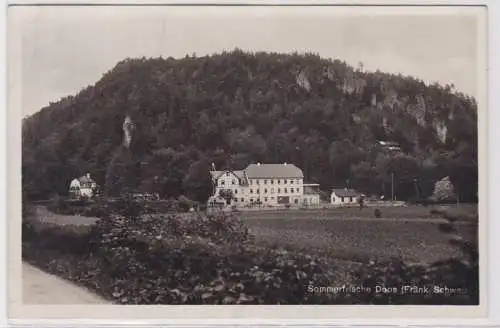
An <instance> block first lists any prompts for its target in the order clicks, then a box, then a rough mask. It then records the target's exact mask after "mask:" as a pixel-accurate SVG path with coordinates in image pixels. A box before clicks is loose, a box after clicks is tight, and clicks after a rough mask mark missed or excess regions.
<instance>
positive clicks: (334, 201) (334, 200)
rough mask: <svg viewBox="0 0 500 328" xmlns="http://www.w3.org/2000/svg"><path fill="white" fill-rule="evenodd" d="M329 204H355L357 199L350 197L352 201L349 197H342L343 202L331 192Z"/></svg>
mask: <svg viewBox="0 0 500 328" xmlns="http://www.w3.org/2000/svg"><path fill="white" fill-rule="evenodd" d="M330 202H331V203H332V204H335V205H345V204H357V203H358V198H357V197H352V199H350V198H349V197H344V200H342V198H341V197H339V196H337V195H336V194H335V193H333V192H332V194H331V197H330Z"/></svg>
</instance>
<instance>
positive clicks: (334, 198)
mask: <svg viewBox="0 0 500 328" xmlns="http://www.w3.org/2000/svg"><path fill="white" fill-rule="evenodd" d="M359 196H360V194H359V193H358V192H356V190H354V189H348V188H344V189H340V188H339V189H333V190H332V193H331V195H330V202H331V203H332V204H333V205H355V204H358V203H359Z"/></svg>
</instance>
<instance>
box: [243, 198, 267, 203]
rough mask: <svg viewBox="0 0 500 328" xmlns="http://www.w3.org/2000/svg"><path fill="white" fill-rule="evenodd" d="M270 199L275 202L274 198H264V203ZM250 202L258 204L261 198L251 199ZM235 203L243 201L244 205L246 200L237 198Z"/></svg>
mask: <svg viewBox="0 0 500 328" xmlns="http://www.w3.org/2000/svg"><path fill="white" fill-rule="evenodd" d="M269 199H271V200H274V197H264V202H267V201H268V200H269ZM249 200H250V203H253V202H254V201H256V202H257V201H259V200H260V199H259V198H257V199H253V198H250V199H249ZM234 201H235V202H236V203H237V202H238V201H241V202H242V203H243V202H245V198H240V199H238V198H235V199H234Z"/></svg>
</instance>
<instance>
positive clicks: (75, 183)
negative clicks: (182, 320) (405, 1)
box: [8, 5, 487, 315]
mask: <svg viewBox="0 0 500 328" xmlns="http://www.w3.org/2000/svg"><path fill="white" fill-rule="evenodd" d="M8 14H9V21H8V24H9V25H8V29H9V33H10V34H9V35H14V36H13V37H12V38H11V43H9V72H10V73H9V74H11V79H12V80H11V81H15V82H12V83H10V84H9V95H10V97H11V98H12V99H14V100H12V99H11V101H14V102H15V104H16V106H10V108H9V115H11V116H10V117H11V119H10V120H9V122H13V121H16V123H12V124H13V126H12V127H11V128H12V129H14V126H18V128H19V132H18V133H17V132H16V133H14V134H13V135H17V134H18V135H19V139H20V140H19V143H18V146H13V145H11V146H10V147H17V148H18V150H17V153H18V154H17V155H16V156H17V157H16V158H18V159H17V162H16V163H17V164H16V165H15V168H14V170H15V174H16V176H18V178H17V179H18V180H19V181H18V184H19V190H18V192H17V191H16V192H13V193H12V195H11V196H12V197H14V196H15V195H18V196H19V206H18V208H19V213H18V215H17V216H18V217H19V219H18V220H17V221H15V220H14V219H13V218H12V222H11V223H10V224H11V225H12V227H11V231H18V232H19V234H17V233H14V234H11V235H10V236H9V238H11V239H12V240H11V243H10V244H11V245H14V244H15V245H18V246H19V251H18V252H17V251H12V254H18V255H19V257H18V258H16V257H17V255H15V256H14V255H13V256H12V257H11V259H10V260H11V261H12V262H14V261H18V262H19V265H18V266H16V269H15V270H17V271H16V272H17V274H15V276H12V275H11V276H10V279H11V280H12V279H17V280H19V289H20V292H19V295H18V297H17V296H16V297H15V298H16V300H17V301H13V302H17V304H18V305H99V306H105V305H108V306H118V305H252V306H256V305H259V306H268V305H280V306H286V305H315V306H327V305H349V306H368V305H370V306H375V308H376V309H377V308H379V307H377V306H378V305H393V306H394V305H397V306H408V305H412V306H415V305H428V306H433V305H434V306H436V305H439V306H441V305H448V306H463V307H464V309H465V308H467V306H472V307H478V306H479V305H484V301H485V300H486V292H487V290H486V289H484V286H485V285H484V283H485V282H484V281H483V280H482V279H483V275H482V274H480V271H482V270H484V269H487V268H486V267H482V266H484V262H483V260H484V258H482V256H483V252H485V251H484V247H480V245H479V244H480V243H481V242H482V238H483V239H484V238H486V235H481V233H480V230H481V229H482V227H483V225H484V224H485V222H486V220H487V214H486V212H484V211H483V210H481V207H483V208H484V201H485V200H486V194H484V190H485V189H484V183H485V181H484V178H485V176H484V174H482V173H480V171H481V167H480V166H481V165H483V166H484V165H485V163H484V162H483V161H484V150H482V149H481V147H483V146H484V142H485V139H484V137H481V135H482V134H484V133H485V131H484V127H481V125H480V123H481V121H482V122H483V123H484V121H485V114H486V110H487V109H486V107H485V103H484V100H483V102H480V101H481V100H482V99H481V97H483V96H484V95H485V90H484V89H485V84H484V83H485V78H484V76H485V75H484V74H485V70H486V65H485V58H486V55H485V54H484V53H485V51H486V42H485V37H484V34H485V30H484V29H485V27H484V21H485V17H486V10H485V8H482V7H473V6H469V7H456V8H453V7H442V8H441V7H432V8H430V7H419V8H417V7H414V8H411V7H409V8H404V7H375V6H372V7H370V6H358V7H356V6H258V5H256V6H209V5H205V6H180V5H148V6H138V5H135V6H126V5H124V6H103V5H100V6H92V5H59V6H50V5H44V6H36V5H17V6H16V5H12V6H10V7H9V8H8ZM11 104H12V103H11ZM9 124H10V123H9ZM481 129H483V130H481ZM481 138H483V139H481ZM11 151H14V150H12V149H11ZM481 152H483V153H481ZM479 155H481V156H483V157H481V156H479ZM11 172H14V171H11ZM17 174H18V175H17ZM12 176H13V177H14V173H13V174H12ZM13 179H14V178H13ZM16 190H17V189H16ZM13 195H14V196H13ZM14 221H15V222H14ZM14 226H15V227H14ZM17 236H19V240H17ZM14 239H16V240H14ZM480 250H481V252H480ZM480 253H481V254H480ZM484 255H486V253H484ZM480 259H481V266H480ZM480 269H481V270H480ZM13 270H14V269H13ZM12 281H13V280H12ZM12 286H15V284H13V285H12ZM12 288H15V287H12ZM13 290H14V289H13ZM16 290H17V289H16ZM12 293H14V294H16V293H17V291H11V295H13V294H12ZM333 308H334V307H333ZM382 308H383V307H382ZM429 308H431V307H429ZM436 308H438V307H436ZM236 309H237V308H236ZM297 309H298V308H295V310H294V311H297ZM374 311H377V310H374ZM299 312H300V310H299ZM457 313H460V310H458V312H457ZM185 315H186V314H185Z"/></svg>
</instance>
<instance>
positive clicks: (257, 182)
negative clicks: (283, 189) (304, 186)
mask: <svg viewBox="0 0 500 328" xmlns="http://www.w3.org/2000/svg"><path fill="white" fill-rule="evenodd" d="M268 181H269V183H270V184H274V179H270V180H266V179H264V180H263V184H267V182H268ZM281 181H283V184H287V181H288V183H289V184H293V183H294V181H295V183H296V184H299V183H300V180H281V179H277V180H276V183H277V184H281ZM255 183H256V184H260V180H258V179H256V180H255ZM250 184H253V179H250Z"/></svg>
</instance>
